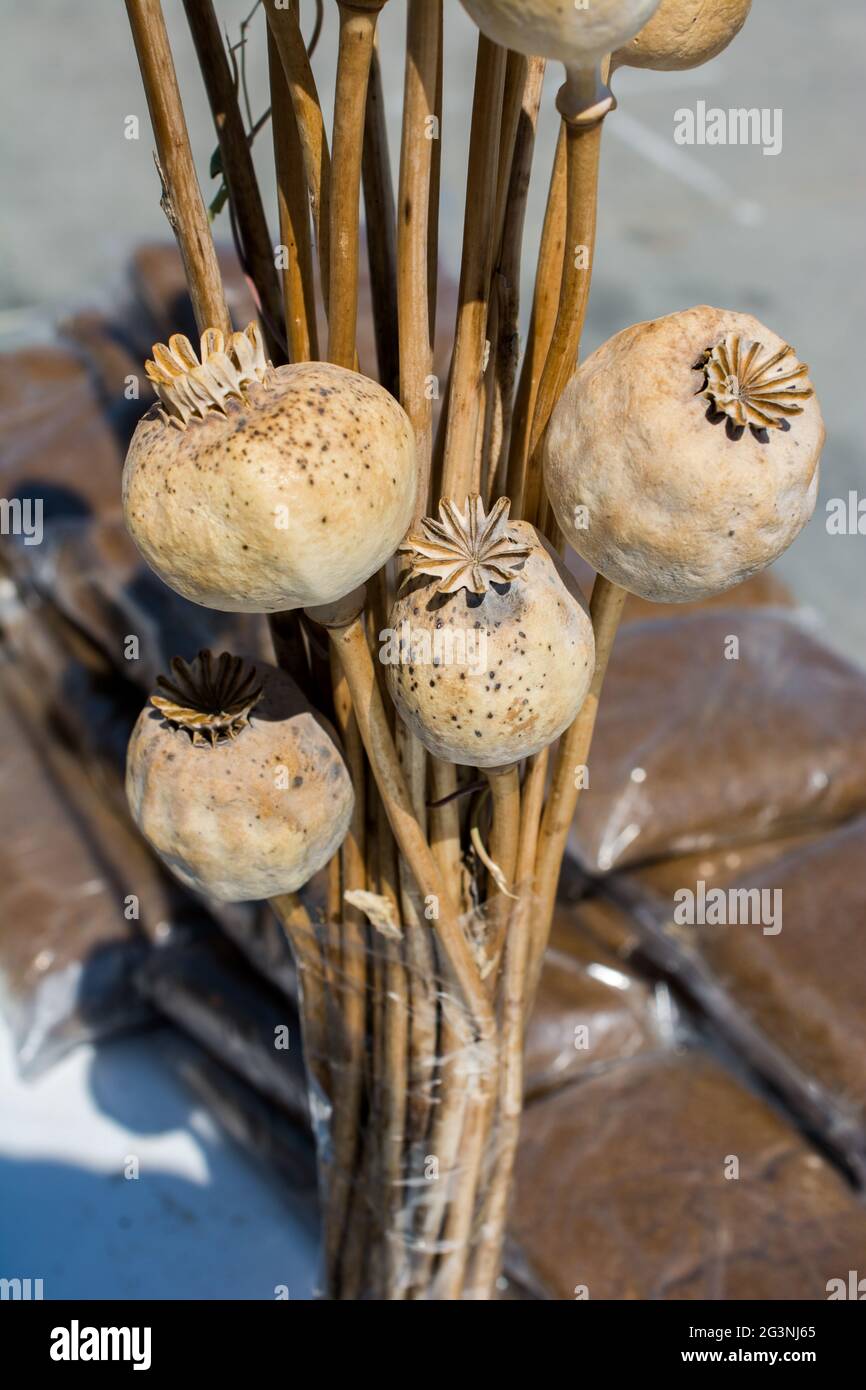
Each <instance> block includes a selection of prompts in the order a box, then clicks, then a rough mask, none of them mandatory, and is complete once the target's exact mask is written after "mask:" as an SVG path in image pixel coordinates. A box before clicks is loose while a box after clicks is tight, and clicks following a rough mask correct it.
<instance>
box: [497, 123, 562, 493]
mask: <svg viewBox="0 0 866 1390" xmlns="http://www.w3.org/2000/svg"><path fill="white" fill-rule="evenodd" d="M565 192H566V190H565V125H564V124H563V125H560V129H559V139H558V141H557V145H556V156H555V158H554V161H553V170H552V172H551V176H550V189H549V192H548V195H547V206H546V208H545V212H544V225H543V227H542V232H541V243H540V245H539V249H538V266H537V268H536V272H535V290H534V294H533V300H532V315H531V317H530V320H529V333H528V335H527V339H526V351H525V352H524V354H523V366H522V367H521V369H520V379H519V381H518V384H517V393H516V395H515V399H514V413H513V416H512V420H511V438H510V440H509V445H508V479H507V484H506V492H507V494H508V496H509V497H510V498H511V510H512V514H513V515H514V516H526V510H525V494H526V469H527V466H528V464H529V432H530V429H531V427H532V417H533V415H534V414H535V400H536V396H537V395H538V383H539V382H540V380H541V373H542V371H543V370H544V363H545V359H546V357H547V353H548V351H549V348H550V340H551V338H552V337H553V325H554V323H555V321H556V310H557V306H558V304H559V287H560V285H561V284H562V259H563V254H564V248H565Z"/></svg>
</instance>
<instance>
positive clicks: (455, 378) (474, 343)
mask: <svg viewBox="0 0 866 1390" xmlns="http://www.w3.org/2000/svg"><path fill="white" fill-rule="evenodd" d="M506 60H507V52H506V50H505V49H504V48H500V47H499V45H498V44H494V43H491V42H490V41H489V39H486V38H485V37H484V36H483V35H480V36H479V40H478V59H477V64H476V69H475V95H474V100H473V107H472V130H471V134H470V139H469V171H468V174H467V180H466V211H465V215H464V222H463V256H462V263H461V267H460V288H459V293H458V304H457V323H456V327H455V332H454V352H453V355H452V359H451V377H450V381H449V386H448V398H447V402H446V415H445V443H444V454H443V465H442V494H443V496H446V497H453V498H454V500H455V501H456V502H457V503H458V505H459V506H461V507H462V506H463V504H464V502H465V500H466V497H467V495H468V494H469V493H470V492H478V491H479V490H480V477H479V476H478V467H477V464H478V454H477V450H476V444H477V441H478V430H479V424H480V421H481V403H482V398H483V394H484V349H485V342H486V334H487V306H488V300H489V295H490V274H491V270H492V263H493V250H494V248H493V237H494V232H495V225H494V220H495V215H496V172H497V167H498V158H499V128H500V122H501V117H502V96H503V90H504V84H505V67H506Z"/></svg>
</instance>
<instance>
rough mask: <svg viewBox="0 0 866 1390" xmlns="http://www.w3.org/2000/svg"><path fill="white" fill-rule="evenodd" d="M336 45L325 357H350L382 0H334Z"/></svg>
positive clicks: (345, 362) (340, 361)
mask: <svg viewBox="0 0 866 1390" xmlns="http://www.w3.org/2000/svg"><path fill="white" fill-rule="evenodd" d="M338 4H339V6H340V46H339V51H338V56H337V88H336V94H335V97H334V138H333V163H332V168H331V221H330V229H331V235H330V262H329V264H330V277H329V279H330V291H329V293H330V301H329V309H328V330H329V331H328V358H329V360H330V361H331V362H335V363H337V365H338V366H342V367H349V368H352V367H353V366H354V363H355V337H356V332H357V323H358V233H359V199H360V193H361V163H362V157H363V148H364V125H365V111H366V106H367V84H368V82H369V77H370V64H371V62H372V60H373V48H374V44H375V39H376V22H377V20H378V18H379V11H380V10H381V9H382V6H383V4H384V0H338Z"/></svg>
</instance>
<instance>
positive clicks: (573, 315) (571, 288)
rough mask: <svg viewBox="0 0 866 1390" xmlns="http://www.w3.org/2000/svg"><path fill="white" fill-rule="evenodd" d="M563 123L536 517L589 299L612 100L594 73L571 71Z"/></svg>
mask: <svg viewBox="0 0 866 1390" xmlns="http://www.w3.org/2000/svg"><path fill="white" fill-rule="evenodd" d="M557 102H558V104H559V108H560V111H561V112H562V118H563V121H564V123H565V168H566V225H565V253H564V256H563V263H562V283H561V286H560V292H559V306H558V309H557V314H556V322H555V323H554V326H553V336H552V338H551V342H550V348H549V350H548V353H547V357H546V358H545V362H544V370H543V372H542V374H541V380H540V382H539V383H538V395H537V397H536V401H535V410H534V413H533V419H532V429H531V431H530V436H529V464H528V468H527V477H526V492H525V498H524V510H525V513H526V516H527V518H528V520H530V521H534V520H536V519H537V518H538V516H539V513H540V511H541V503H542V477H541V450H542V445H543V443H544V436H545V433H546V431H547V426H548V422H549V420H550V416H551V414H552V412H553V407H554V406H555V405H556V402H557V401H558V400H559V397H560V394H561V393H562V389H563V387H564V386H565V384H566V382H567V381H568V378H569V376H570V375H571V373H572V372H573V371H574V368H575V364H576V361H577V352H578V348H579V347H580V339H581V334H582V333H583V324H584V320H585V318H586V309H587V304H588V303H589V287H590V282H591V278H592V261H593V256H594V254H595V227H596V216H597V210H598V164H599V155H600V152H601V130H602V123H603V121H604V117H605V116H606V115H607V113H608V111H609V110H610V109H611V106H612V104H613V98H612V97H611V95H610V93H609V92H608V90H607V88H606V87H604V86H603V84H602V83H601V78H600V75H599V74H598V73H597V72H594V71H593V72H578V73H574V74H570V76H569V79H568V81H567V82H566V83H565V85H564V86H563V87H562V88H561V89H560V92H559V96H558V98H557Z"/></svg>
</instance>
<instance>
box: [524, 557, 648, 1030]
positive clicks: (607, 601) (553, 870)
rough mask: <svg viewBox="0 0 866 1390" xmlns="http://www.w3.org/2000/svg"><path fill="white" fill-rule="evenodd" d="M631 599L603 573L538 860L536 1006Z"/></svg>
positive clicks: (532, 976) (533, 960)
mask: <svg viewBox="0 0 866 1390" xmlns="http://www.w3.org/2000/svg"><path fill="white" fill-rule="evenodd" d="M626 598H627V594H626V592H625V590H624V589H620V588H619V586H618V585H616V584H611V582H610V580H608V579H605V578H604V576H603V575H601V574H600V575H599V576H598V577H597V579H596V581H595V584H594V585H593V590H592V599H591V600H590V614H591V616H592V626H593V631H594V633H595V674H594V676H593V678H592V684H591V686H590V688H589V694H588V695H587V697H586V699H585V700H584V702H583V704H582V705H581V707H580V713H579V714H578V716H577V718H576V719H575V721H574V723H573V724H572V725H571V727H570V729H568V731H567V732H566V733H565V734H564V735H563V737H562V740H561V742H560V745H559V749H558V751H557V755H556V762H555V763H554V769H553V781H552V783H551V787H550V792H549V795H548V799H547V805H546V807H545V810H544V817H543V820H542V822H541V834H540V836H539V842H538V856H537V859H536V864H535V892H536V900H535V906H534V911H533V922H532V931H531V942H530V965H529V986H528V989H527V1001H528V1003H529V1004H530V1006H531V1002H532V1000H533V998H534V996H535V991H536V989H537V986H538V979H539V977H540V975H541V963H542V960H543V957H544V952H545V950H546V949H547V941H548V937H549V935H550V924H551V922H552V921H553V908H554V903H555V901H556V886H557V883H558V880H559V870H560V866H561V864H562V856H563V855H564V853H565V847H566V843H567V841H568V832H569V829H570V827H571V822H572V821H573V819H574V813H575V810H576V809H577V801H578V797H579V795H580V786H581V779H580V778H579V777H578V775H577V774H578V772H579V771H580V770H581V769H582V768H584V767H585V765H586V762H587V758H588V757H589V750H590V746H591V744H592V735H593V731H594V729H595V720H596V715H597V713H598V702H599V700H600V698H601V690H602V686H603V685H604V678H605V675H606V674H607V666H608V662H609V660H610V654H611V650H612V648H613V644H614V639H615V638H616V633H617V629H618V627H619V621H620V618H621V617H622V610H623V607H624V605H625V601H626Z"/></svg>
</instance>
